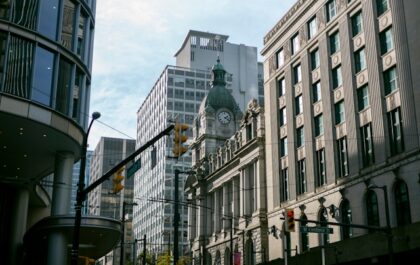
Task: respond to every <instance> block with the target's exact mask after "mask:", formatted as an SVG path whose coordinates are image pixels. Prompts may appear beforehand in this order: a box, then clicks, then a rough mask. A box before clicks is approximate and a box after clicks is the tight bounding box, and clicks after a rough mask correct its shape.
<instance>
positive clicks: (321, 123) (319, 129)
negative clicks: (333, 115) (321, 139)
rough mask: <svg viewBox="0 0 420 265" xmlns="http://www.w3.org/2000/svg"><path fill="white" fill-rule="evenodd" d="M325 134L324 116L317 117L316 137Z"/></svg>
mask: <svg viewBox="0 0 420 265" xmlns="http://www.w3.org/2000/svg"><path fill="white" fill-rule="evenodd" d="M323 134H324V118H323V116H322V114H320V115H318V116H316V117H315V137H318V136H320V135H323Z"/></svg>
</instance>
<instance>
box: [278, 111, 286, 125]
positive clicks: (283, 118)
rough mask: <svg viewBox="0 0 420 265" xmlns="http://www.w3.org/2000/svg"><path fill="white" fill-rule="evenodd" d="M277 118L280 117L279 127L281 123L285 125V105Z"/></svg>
mask: <svg viewBox="0 0 420 265" xmlns="http://www.w3.org/2000/svg"><path fill="white" fill-rule="evenodd" d="M279 119H280V121H279V123H280V127H281V126H283V125H286V123H287V116H286V107H284V108H282V109H281V110H280V115H279Z"/></svg>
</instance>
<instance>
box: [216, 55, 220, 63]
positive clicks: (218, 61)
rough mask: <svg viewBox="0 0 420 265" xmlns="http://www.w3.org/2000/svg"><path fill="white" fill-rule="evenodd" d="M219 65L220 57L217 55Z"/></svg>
mask: <svg viewBox="0 0 420 265" xmlns="http://www.w3.org/2000/svg"><path fill="white" fill-rule="evenodd" d="M217 63H220V58H219V55H217Z"/></svg>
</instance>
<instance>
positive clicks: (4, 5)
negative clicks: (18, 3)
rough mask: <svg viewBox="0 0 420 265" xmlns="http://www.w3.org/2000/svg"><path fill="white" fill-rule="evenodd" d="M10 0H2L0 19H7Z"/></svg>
mask: <svg viewBox="0 0 420 265" xmlns="http://www.w3.org/2000/svg"><path fill="white" fill-rule="evenodd" d="M11 5H12V3H11V0H4V1H1V2H0V19H6V20H8V19H9V16H10V7H11Z"/></svg>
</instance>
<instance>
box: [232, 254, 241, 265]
mask: <svg viewBox="0 0 420 265" xmlns="http://www.w3.org/2000/svg"><path fill="white" fill-rule="evenodd" d="M233 261H234V262H233V265H241V252H235V253H234V254H233Z"/></svg>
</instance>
